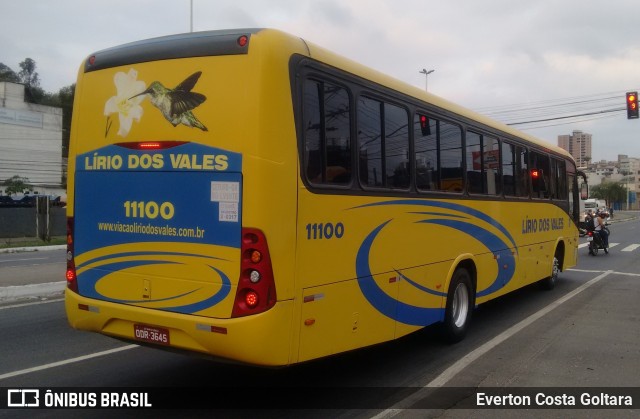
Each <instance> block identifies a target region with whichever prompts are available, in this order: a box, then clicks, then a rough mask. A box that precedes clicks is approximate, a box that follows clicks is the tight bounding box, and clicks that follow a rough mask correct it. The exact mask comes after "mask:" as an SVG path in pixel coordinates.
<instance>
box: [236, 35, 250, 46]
mask: <svg viewBox="0 0 640 419" xmlns="http://www.w3.org/2000/svg"><path fill="white" fill-rule="evenodd" d="M248 42H249V37H248V36H247V35H242V36H240V37H239V38H238V45H240V46H241V47H245V46H247V43H248Z"/></svg>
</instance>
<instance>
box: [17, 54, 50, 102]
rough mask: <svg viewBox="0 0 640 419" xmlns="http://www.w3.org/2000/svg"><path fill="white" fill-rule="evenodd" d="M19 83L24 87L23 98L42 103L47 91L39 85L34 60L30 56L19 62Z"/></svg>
mask: <svg viewBox="0 0 640 419" xmlns="http://www.w3.org/2000/svg"><path fill="white" fill-rule="evenodd" d="M19 65H20V69H21V70H20V71H19V72H18V77H20V83H22V84H24V87H25V100H26V101H27V102H31V103H42V101H43V100H44V98H45V97H46V96H47V93H46V92H45V91H44V90H43V89H42V88H41V87H40V76H39V75H38V72H37V71H36V62H35V61H34V60H32V59H31V58H25V60H24V61H23V62H21V63H20V64H19Z"/></svg>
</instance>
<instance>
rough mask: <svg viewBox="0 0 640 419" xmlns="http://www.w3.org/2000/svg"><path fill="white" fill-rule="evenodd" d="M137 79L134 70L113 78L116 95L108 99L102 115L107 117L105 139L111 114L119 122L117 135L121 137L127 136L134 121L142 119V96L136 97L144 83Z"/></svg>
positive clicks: (144, 87) (143, 87)
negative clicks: (114, 114)
mask: <svg viewBox="0 0 640 419" xmlns="http://www.w3.org/2000/svg"><path fill="white" fill-rule="evenodd" d="M137 79H138V72H137V71H136V70H134V69H131V70H129V72H128V73H123V72H121V71H120V72H118V73H116V75H115V76H114V77H113V81H114V83H115V85H116V95H115V96H112V97H111V98H109V100H107V103H105V105H104V114H105V116H107V130H106V133H105V137H106V135H107V134H108V133H109V128H111V123H110V115H111V114H112V113H117V114H118V119H119V121H120V128H119V129H118V135H119V136H121V137H126V136H127V135H128V134H129V131H130V130H131V125H132V124H133V120H134V119H135V120H136V121H138V122H140V118H142V106H140V102H142V100H143V99H144V96H136V95H139V94H140V93H142V92H144V90H145V89H146V83H145V82H144V81H141V80H137Z"/></svg>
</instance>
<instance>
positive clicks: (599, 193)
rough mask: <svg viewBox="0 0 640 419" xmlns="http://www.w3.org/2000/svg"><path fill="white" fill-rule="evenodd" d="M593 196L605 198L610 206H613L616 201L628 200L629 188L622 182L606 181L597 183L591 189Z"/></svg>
mask: <svg viewBox="0 0 640 419" xmlns="http://www.w3.org/2000/svg"><path fill="white" fill-rule="evenodd" d="M589 192H590V194H591V197H592V198H596V199H604V200H605V201H607V205H608V206H610V207H611V206H613V203H614V202H626V199H627V188H626V187H625V186H624V185H623V184H622V183H620V182H605V183H601V184H600V185H595V186H594V187H592V188H591V189H590V190H589Z"/></svg>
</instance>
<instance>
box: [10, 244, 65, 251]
mask: <svg viewBox="0 0 640 419" xmlns="http://www.w3.org/2000/svg"><path fill="white" fill-rule="evenodd" d="M66 249H67V245H66V244H60V245H55V246H29V247H7V248H5V249H0V253H20V252H46V251H48V250H66Z"/></svg>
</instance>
